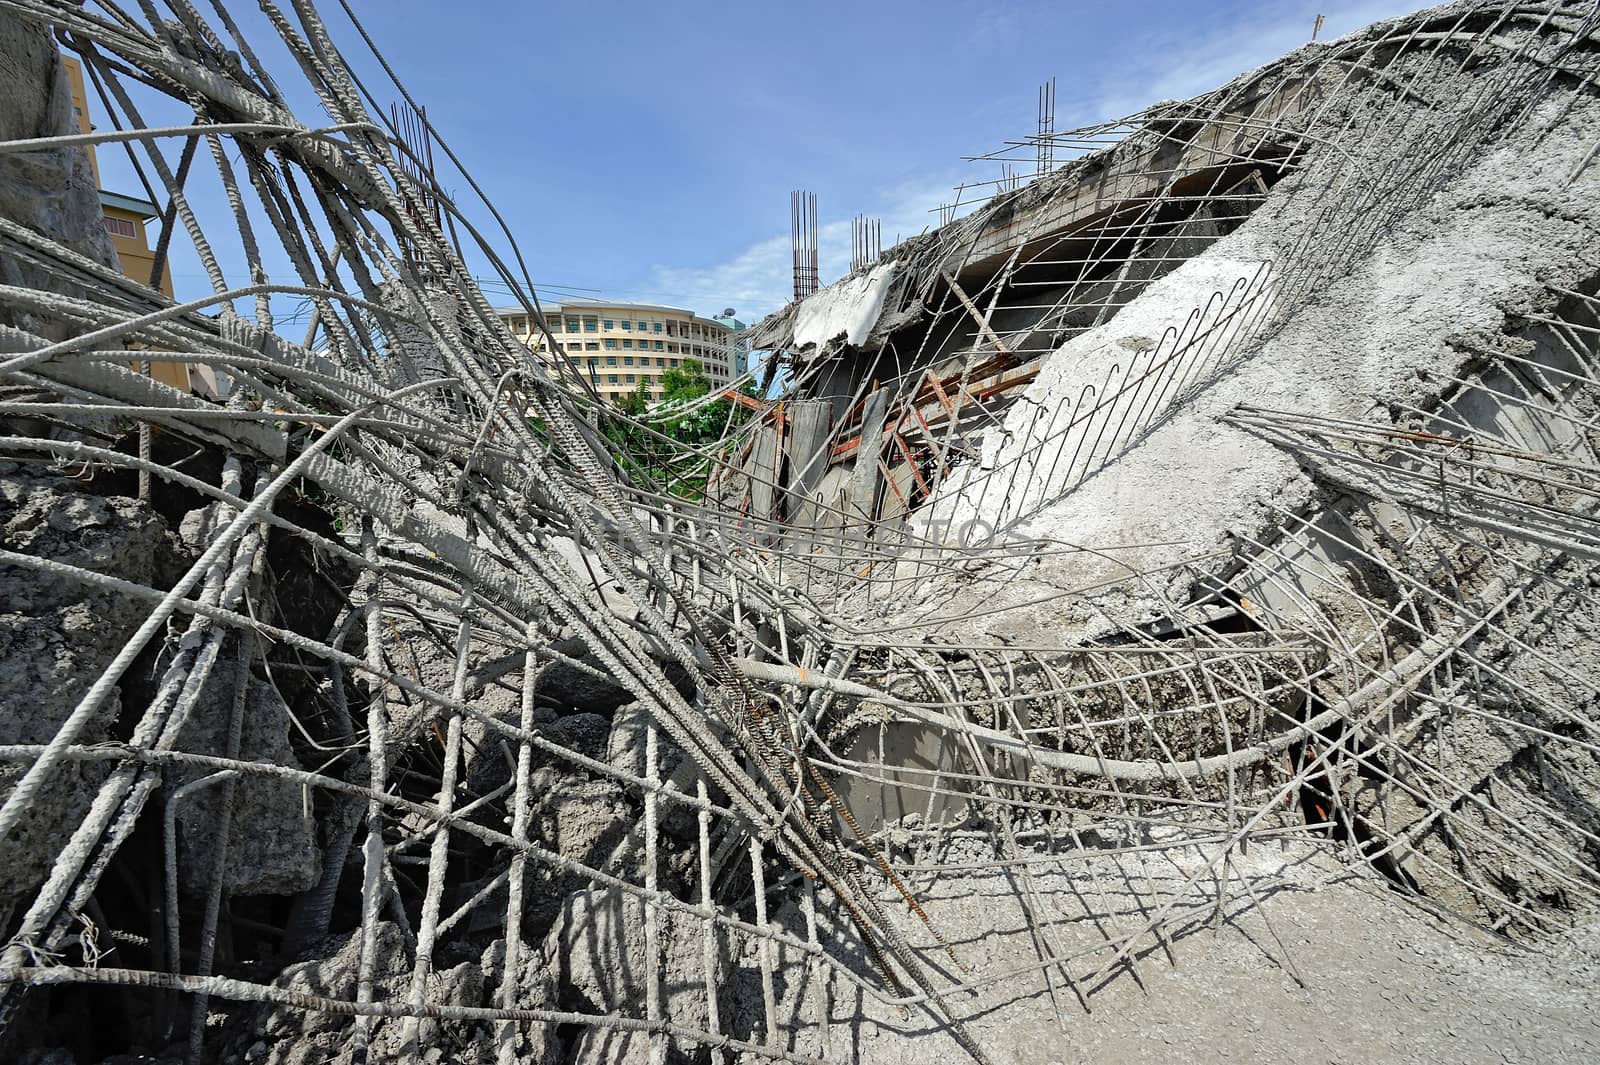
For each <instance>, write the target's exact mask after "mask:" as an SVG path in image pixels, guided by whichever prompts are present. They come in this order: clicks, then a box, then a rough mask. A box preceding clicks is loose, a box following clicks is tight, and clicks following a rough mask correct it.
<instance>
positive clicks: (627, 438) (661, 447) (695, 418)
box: [602, 359, 755, 499]
mask: <svg viewBox="0 0 1600 1065" xmlns="http://www.w3.org/2000/svg"><path fill="white" fill-rule="evenodd" d="M744 390H745V394H746V395H754V394H755V393H754V390H753V389H752V387H751V386H749V385H746V386H745V389H744ZM661 391H662V396H663V399H662V402H661V403H659V404H656V405H654V406H652V405H651V404H650V402H649V390H648V388H647V387H646V386H645V385H644V384H643V383H641V384H640V385H639V388H638V390H637V391H635V392H631V393H629V394H628V395H627V397H626V398H624V399H623V400H621V401H620V402H619V403H618V404H617V406H618V409H619V410H620V411H621V412H622V413H624V414H627V415H629V416H630V417H633V418H637V419H640V420H642V421H644V422H645V424H646V425H648V426H649V429H650V430H653V432H651V431H649V430H646V429H643V428H640V427H638V426H636V425H631V424H628V423H626V422H623V421H622V420H620V419H612V418H602V428H603V429H604V431H605V434H606V437H607V439H609V440H610V441H611V443H612V444H613V446H614V447H615V448H616V452H615V453H616V455H617V458H618V459H619V460H621V461H622V462H623V464H624V465H630V466H637V467H642V468H643V469H644V470H645V471H647V472H648V473H650V475H651V476H652V477H653V478H654V479H655V480H656V481H657V483H659V484H661V485H663V486H664V487H665V488H666V489H667V490H668V491H670V492H672V493H674V494H675V495H679V496H682V497H683V498H685V499H698V498H699V497H700V495H701V494H702V493H703V492H704V490H705V483H706V474H707V473H708V472H709V467H708V464H707V463H706V462H705V461H704V460H702V459H698V458H695V457H694V456H693V453H692V451H691V450H690V449H702V448H706V447H709V446H711V445H713V444H715V443H717V441H719V440H721V439H722V438H723V436H724V435H725V434H726V433H727V432H728V431H730V430H731V429H732V428H733V427H734V426H737V425H740V424H742V423H743V422H744V421H745V420H746V419H747V418H749V416H750V411H749V410H747V409H746V408H744V407H742V406H739V405H738V404H736V403H734V402H732V401H731V400H728V399H718V400H714V401H712V402H710V403H703V404H701V401H702V400H704V399H705V397H706V396H707V395H709V394H710V392H711V379H710V378H708V377H707V376H706V373H705V367H704V365H702V364H701V362H700V361H699V360H698V359H685V360H683V365H682V366H681V367H676V368H674V369H671V370H668V371H667V372H666V373H664V374H662V376H661ZM697 404H699V405H698V406H697ZM663 437H664V438H666V439H663Z"/></svg>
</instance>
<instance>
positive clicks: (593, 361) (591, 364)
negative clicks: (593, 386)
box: [589, 359, 600, 373]
mask: <svg viewBox="0 0 1600 1065" xmlns="http://www.w3.org/2000/svg"><path fill="white" fill-rule="evenodd" d="M599 365H600V360H599V359H590V360H589V370H590V372H591V373H592V372H593V371H594V368H595V367H597V366H599Z"/></svg>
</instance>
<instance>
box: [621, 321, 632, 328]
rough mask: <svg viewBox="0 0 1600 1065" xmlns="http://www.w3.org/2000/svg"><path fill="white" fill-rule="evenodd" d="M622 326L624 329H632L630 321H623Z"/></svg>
mask: <svg viewBox="0 0 1600 1065" xmlns="http://www.w3.org/2000/svg"><path fill="white" fill-rule="evenodd" d="M622 328H624V329H632V328H633V323H632V322H623V323H622Z"/></svg>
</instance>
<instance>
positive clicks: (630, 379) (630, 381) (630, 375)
mask: <svg viewBox="0 0 1600 1065" xmlns="http://www.w3.org/2000/svg"><path fill="white" fill-rule="evenodd" d="M628 383H629V384H630V385H631V384H633V374H629V375H628Z"/></svg>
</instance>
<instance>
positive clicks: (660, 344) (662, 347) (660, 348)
mask: <svg viewBox="0 0 1600 1065" xmlns="http://www.w3.org/2000/svg"><path fill="white" fill-rule="evenodd" d="M656 350H657V351H666V350H667V345H666V343H665V342H664V341H660V340H658V341H656Z"/></svg>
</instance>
